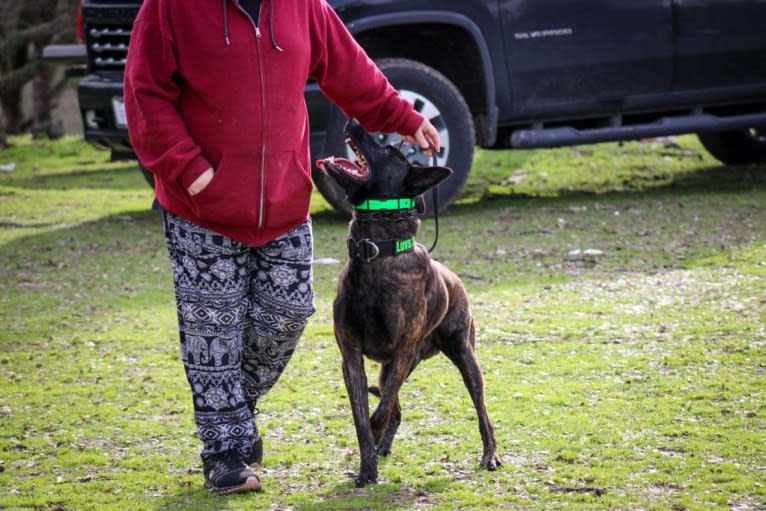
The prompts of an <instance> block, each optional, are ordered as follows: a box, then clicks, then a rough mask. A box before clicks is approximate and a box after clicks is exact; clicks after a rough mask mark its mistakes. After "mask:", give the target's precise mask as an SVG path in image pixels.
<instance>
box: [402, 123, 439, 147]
mask: <svg viewBox="0 0 766 511" xmlns="http://www.w3.org/2000/svg"><path fill="white" fill-rule="evenodd" d="M404 141H405V142H409V143H410V144H417V145H419V146H420V147H421V148H423V150H424V151H426V152H427V153H428V154H431V151H430V148H429V145H428V143H429V142H431V144H433V146H434V149H436V152H437V153H438V152H439V151H441V140H440V139H439V132H438V131H436V128H434V126H433V124H431V123H430V122H429V121H428V119H425V120H424V121H423V124H421V125H420V127H419V128H418V130H417V131H416V132H415V133H413V134H412V135H405V136H404Z"/></svg>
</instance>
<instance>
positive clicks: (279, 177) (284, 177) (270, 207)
mask: <svg viewBox="0 0 766 511" xmlns="http://www.w3.org/2000/svg"><path fill="white" fill-rule="evenodd" d="M266 166H267V169H268V170H267V172H266V193H265V194H264V199H265V201H266V208H265V211H266V219H265V223H266V224H267V225H268V226H269V227H270V228H272V229H277V230H279V229H283V228H289V227H293V226H295V225H297V224H298V223H300V222H302V221H303V220H305V219H306V218H307V217H308V214H309V203H310V202H311V191H312V190H313V185H312V182H311V177H310V175H309V172H308V170H307V169H306V166H305V165H304V164H303V163H302V162H301V160H300V158H298V153H297V152H296V151H284V152H278V153H276V154H274V155H273V157H272V158H271V159H267V163H266Z"/></svg>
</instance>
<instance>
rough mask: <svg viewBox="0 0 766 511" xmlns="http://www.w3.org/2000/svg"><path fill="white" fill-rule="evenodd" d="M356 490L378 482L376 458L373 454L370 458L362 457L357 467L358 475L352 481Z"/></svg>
mask: <svg viewBox="0 0 766 511" xmlns="http://www.w3.org/2000/svg"><path fill="white" fill-rule="evenodd" d="M354 482H355V483H356V486H357V488H361V487H363V486H364V485H366V484H367V483H373V484H374V483H377V482H378V458H377V456H376V455H375V454H373V455H372V456H370V457H369V458H368V457H365V456H362V463H361V466H360V467H359V475H358V476H357V478H356V479H355V480H354Z"/></svg>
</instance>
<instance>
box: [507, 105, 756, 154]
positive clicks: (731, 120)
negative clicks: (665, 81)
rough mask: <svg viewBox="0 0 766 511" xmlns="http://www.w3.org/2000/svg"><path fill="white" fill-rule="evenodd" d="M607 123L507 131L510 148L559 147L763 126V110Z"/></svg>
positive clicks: (619, 116) (617, 120)
mask: <svg viewBox="0 0 766 511" xmlns="http://www.w3.org/2000/svg"><path fill="white" fill-rule="evenodd" d="M611 124H612V125H611V126H608V127H604V128H591V129H582V130H580V129H576V128H572V127H569V126H563V127H556V128H545V127H543V125H542V124H540V125H538V126H535V127H533V128H532V129H521V130H517V131H514V132H513V134H511V147H517V148H524V149H529V148H534V147H560V146H568V145H578V144H592V143H594V142H614V141H618V140H636V139H640V138H650V137H661V136H666V135H680V134H682V133H709V132H717V131H732V130H740V129H748V128H753V127H759V126H766V112H759V113H754V114H745V115H734V116H726V117H719V116H716V115H713V114H709V113H692V114H690V115H683V116H673V117H662V118H660V119H657V120H656V121H654V122H651V123H646V124H632V125H629V126H623V125H622V116H621V115H618V116H614V117H613V118H611Z"/></svg>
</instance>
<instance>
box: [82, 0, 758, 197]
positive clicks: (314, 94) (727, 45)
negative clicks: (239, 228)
mask: <svg viewBox="0 0 766 511" xmlns="http://www.w3.org/2000/svg"><path fill="white" fill-rule="evenodd" d="M232 1H237V0H232ZM329 3H330V4H331V5H332V6H333V7H334V8H335V10H336V11H337V12H338V14H339V15H340V17H341V18H342V19H343V20H344V22H345V23H346V25H347V27H348V28H349V30H350V31H351V32H352V33H353V34H354V36H355V37H356V38H357V40H358V41H359V42H360V43H361V45H362V46H363V47H364V48H365V49H366V50H367V52H368V54H369V55H370V56H371V57H372V58H373V59H375V60H376V61H377V62H378V64H379V66H380V67H381V69H382V70H383V71H384V72H385V73H386V75H387V76H388V77H389V79H390V80H391V82H392V83H393V84H394V86H396V87H397V88H398V89H399V90H400V91H401V92H402V94H404V95H405V96H406V97H408V98H409V99H410V100H412V101H413V102H414V103H415V105H416V106H417V108H418V109H419V110H420V111H421V112H422V113H423V114H424V115H425V116H427V117H428V118H429V119H430V120H431V122H432V123H433V124H434V125H435V126H436V127H437V128H438V129H439V130H440V133H441V138H442V141H443V145H444V148H443V150H442V152H441V154H439V161H440V164H444V165H447V166H449V167H452V168H453V169H454V171H455V173H454V175H453V177H451V178H450V179H449V180H447V181H446V182H445V183H443V184H442V186H441V187H440V192H439V193H440V201H441V204H442V205H446V204H448V203H449V202H450V201H451V200H452V199H454V198H455V197H456V196H457V194H458V192H459V191H460V189H461V187H462V185H463V184H464V183H465V180H466V178H467V176H468V173H469V171H470V168H471V162H472V158H473V150H474V146H475V145H479V146H481V147H485V148H532V147H556V146H564V145H573V144H586V143H594V142H603V141H614V140H629V139H638V138H645V137H653V136H661V135H673V134H681V133H697V134H698V135H699V138H700V140H701V141H702V143H703V145H704V146H705V147H706V148H707V149H708V150H709V151H710V152H711V153H712V154H713V155H714V156H715V157H717V158H718V159H720V160H721V161H723V162H726V163H731V164H744V163H750V162H756V161H764V160H766V1H764V0H444V1H441V2H434V1H429V0H374V1H373V0H369V1H365V0H329ZM140 5H141V2H138V1H136V2H129V1H125V0H118V1H114V0H85V1H83V2H82V5H81V16H82V22H83V27H84V30H83V33H84V41H83V42H84V44H85V48H86V51H87V66H86V76H85V77H84V78H83V79H82V80H81V82H80V85H79V103H80V109H81V111H82V119H83V123H84V126H85V138H86V139H87V140H88V141H90V142H92V143H93V144H95V145H98V146H101V147H105V148H109V149H111V150H112V151H113V155H114V156H115V157H126V156H127V157H130V156H132V153H131V147H130V141H129V140H128V134H127V130H126V124H125V123H126V118H125V110H124V106H123V102H122V73H123V67H124V64H125V57H126V51H127V47H128V41H129V38H130V33H131V27H132V23H133V19H134V17H135V16H136V13H137V12H138V9H139V7H140ZM305 97H306V102H307V105H308V110H309V117H310V125H311V128H312V132H311V146H312V147H311V149H312V154H313V155H314V156H315V157H320V156H324V155H328V154H335V155H339V154H343V153H345V152H346V151H347V149H346V147H345V144H344V141H343V136H342V132H341V127H342V125H343V123H344V121H345V119H344V118H343V116H342V114H341V113H340V111H339V110H338V109H337V108H336V107H334V106H333V105H331V104H330V103H329V102H328V101H327V100H326V99H325V98H324V96H322V94H321V93H320V92H319V89H318V87H317V86H316V84H314V83H311V82H309V83H308V84H307V86H306V96H305ZM381 138H386V137H384V136H383V135H381ZM388 139H389V140H390V141H391V142H392V143H396V142H397V140H396V139H395V137H388ZM404 150H405V151H406V152H407V153H408V154H409V157H410V158H411V159H412V160H420V161H422V162H423V163H426V162H427V159H426V158H425V156H424V154H423V153H421V152H420V150H419V149H417V148H414V147H408V146H406V145H405V146H404ZM148 177H150V176H148ZM314 179H315V183H316V185H317V186H318V188H319V190H320V191H321V192H322V194H323V195H324V196H325V197H326V198H327V199H328V200H329V201H330V202H331V203H332V204H333V205H334V206H336V207H339V208H344V207H345V204H344V198H343V196H342V195H341V193H340V192H339V190H338V189H337V188H335V187H334V186H333V185H332V184H331V183H329V182H328V181H327V180H326V179H323V178H322V175H321V174H319V173H315V175H314Z"/></svg>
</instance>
